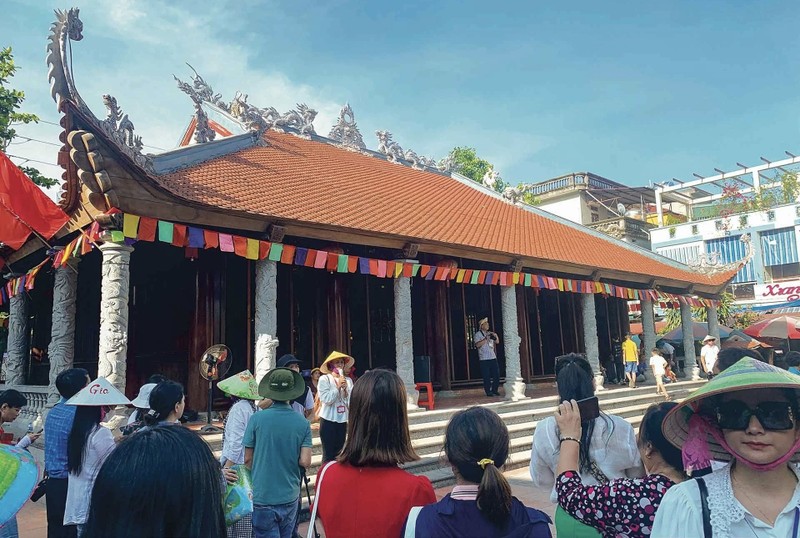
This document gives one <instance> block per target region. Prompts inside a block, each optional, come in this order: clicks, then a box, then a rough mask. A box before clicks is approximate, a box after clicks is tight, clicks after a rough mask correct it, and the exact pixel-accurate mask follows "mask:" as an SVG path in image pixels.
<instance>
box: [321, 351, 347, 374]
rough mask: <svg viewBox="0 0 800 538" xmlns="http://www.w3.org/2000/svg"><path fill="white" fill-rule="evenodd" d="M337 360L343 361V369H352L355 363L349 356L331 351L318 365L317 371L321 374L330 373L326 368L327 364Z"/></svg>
mask: <svg viewBox="0 0 800 538" xmlns="http://www.w3.org/2000/svg"><path fill="white" fill-rule="evenodd" d="M339 359H343V360H344V361H345V362H344V367H345V368H352V367H353V365H354V364H355V363H356V360H355V359H354V358H353V357H351V356H350V355H345V354H344V353H342V352H341V351H331V354H330V355H328V357H327V358H326V359H325V360H324V361H323V363H322V364H320V365H319V371H320V372H322V373H323V374H329V373H331V371H330V369H329V368H328V363H330V362H332V361H335V360H339Z"/></svg>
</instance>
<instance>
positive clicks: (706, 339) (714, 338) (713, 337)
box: [700, 333, 717, 344]
mask: <svg viewBox="0 0 800 538" xmlns="http://www.w3.org/2000/svg"><path fill="white" fill-rule="evenodd" d="M700 334H702V333H700ZM716 339H717V337H716V336H714V335H711V334H707V335H706V337H705V338H703V343H704V344H705V343H706V342H708V341H709V340H716Z"/></svg>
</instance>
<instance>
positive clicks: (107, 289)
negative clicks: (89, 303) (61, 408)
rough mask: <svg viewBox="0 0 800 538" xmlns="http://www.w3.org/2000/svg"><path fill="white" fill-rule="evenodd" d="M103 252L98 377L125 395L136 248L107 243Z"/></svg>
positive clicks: (102, 248) (103, 245)
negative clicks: (132, 253) (129, 299)
mask: <svg viewBox="0 0 800 538" xmlns="http://www.w3.org/2000/svg"><path fill="white" fill-rule="evenodd" d="M100 252H102V254H103V264H102V268H101V270H102V283H101V287H100V350H99V351H100V352H99V358H98V361H97V375H98V376H100V377H105V378H106V379H108V380H109V381H110V382H111V384H112V385H114V386H115V387H116V388H117V389H119V390H120V392H122V393H124V392H125V371H126V367H127V355H128V295H129V293H130V285H131V267H130V263H131V252H133V247H129V246H127V245H122V244H118V243H112V242H106V243H103V244H102V245H100ZM53 321H55V320H53Z"/></svg>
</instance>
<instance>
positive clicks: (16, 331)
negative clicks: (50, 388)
mask: <svg viewBox="0 0 800 538" xmlns="http://www.w3.org/2000/svg"><path fill="white" fill-rule="evenodd" d="M29 356H30V352H29V349H28V295H27V294H26V293H25V290H24V289H21V290H20V291H19V293H17V294H16V295H14V296H13V297H11V300H10V301H9V317H8V359H7V360H6V366H5V368H6V385H24V384H25V361H26V360H27V359H28V357H29Z"/></svg>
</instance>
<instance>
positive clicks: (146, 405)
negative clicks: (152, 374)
mask: <svg viewBox="0 0 800 538" xmlns="http://www.w3.org/2000/svg"><path fill="white" fill-rule="evenodd" d="M157 384H158V383H145V384H144V385H142V386H141V387H140V388H139V394H137V395H136V398H134V399H133V400H131V405H132V406H133V407H138V408H139V409H150V393H151V392H153V389H154V388H156V385H157Z"/></svg>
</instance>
